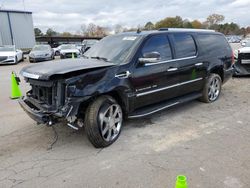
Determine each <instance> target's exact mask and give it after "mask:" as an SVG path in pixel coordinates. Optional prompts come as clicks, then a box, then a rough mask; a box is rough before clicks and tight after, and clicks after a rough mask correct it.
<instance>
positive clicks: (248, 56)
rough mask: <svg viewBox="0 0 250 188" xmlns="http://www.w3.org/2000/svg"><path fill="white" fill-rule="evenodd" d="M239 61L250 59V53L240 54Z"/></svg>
mask: <svg viewBox="0 0 250 188" xmlns="http://www.w3.org/2000/svg"><path fill="white" fill-rule="evenodd" d="M239 59H250V53H240V54H239Z"/></svg>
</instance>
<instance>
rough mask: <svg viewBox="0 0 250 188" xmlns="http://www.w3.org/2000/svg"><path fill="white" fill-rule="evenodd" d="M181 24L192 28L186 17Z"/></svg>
mask: <svg viewBox="0 0 250 188" xmlns="http://www.w3.org/2000/svg"><path fill="white" fill-rule="evenodd" d="M182 25H183V27H184V28H193V26H192V23H191V22H190V21H189V20H188V19H185V20H184V21H183V24H182Z"/></svg>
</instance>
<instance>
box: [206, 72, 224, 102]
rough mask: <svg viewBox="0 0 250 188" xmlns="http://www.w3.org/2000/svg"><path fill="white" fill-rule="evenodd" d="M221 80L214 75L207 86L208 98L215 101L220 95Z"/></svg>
mask: <svg viewBox="0 0 250 188" xmlns="http://www.w3.org/2000/svg"><path fill="white" fill-rule="evenodd" d="M220 90H221V81H220V79H219V78H217V77H215V78H214V79H213V80H212V81H211V82H210V85H209V88H208V98H209V100H210V101H215V100H216V99H217V98H218V96H219V95H220Z"/></svg>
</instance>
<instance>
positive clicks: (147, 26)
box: [144, 22, 154, 30]
mask: <svg viewBox="0 0 250 188" xmlns="http://www.w3.org/2000/svg"><path fill="white" fill-rule="evenodd" d="M144 29H145V30H153V29H154V24H153V23H152V22H147V23H146V24H145V26H144Z"/></svg>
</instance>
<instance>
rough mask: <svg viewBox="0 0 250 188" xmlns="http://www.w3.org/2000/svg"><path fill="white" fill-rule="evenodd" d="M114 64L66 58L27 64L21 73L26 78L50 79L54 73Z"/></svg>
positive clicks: (59, 73)
mask: <svg viewBox="0 0 250 188" xmlns="http://www.w3.org/2000/svg"><path fill="white" fill-rule="evenodd" d="M113 65H114V64H113V63H109V62H105V61H101V60H96V59H82V58H79V59H64V60H58V61H55V62H54V61H48V62H45V63H39V64H35V65H30V66H26V67H24V68H23V69H22V70H21V71H20V74H21V75H22V76H23V77H26V78H32V79H39V80H49V79H50V77H51V76H52V75H63V74H66V73H70V72H74V71H80V70H87V69H89V70H90V69H94V68H101V67H109V66H113Z"/></svg>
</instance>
